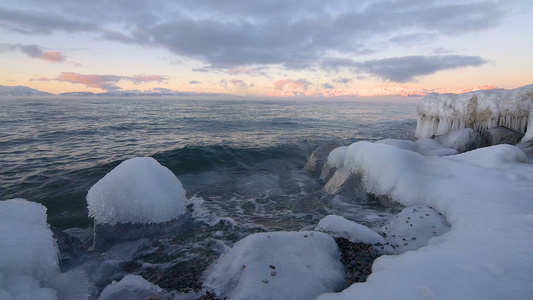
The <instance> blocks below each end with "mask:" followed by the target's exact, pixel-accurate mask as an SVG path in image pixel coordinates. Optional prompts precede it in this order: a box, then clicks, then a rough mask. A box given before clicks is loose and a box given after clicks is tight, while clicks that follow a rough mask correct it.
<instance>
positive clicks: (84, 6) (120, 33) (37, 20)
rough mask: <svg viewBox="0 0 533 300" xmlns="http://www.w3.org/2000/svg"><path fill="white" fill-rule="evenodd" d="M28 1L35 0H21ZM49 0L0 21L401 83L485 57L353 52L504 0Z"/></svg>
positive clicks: (471, 27)
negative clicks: (341, 64)
mask: <svg viewBox="0 0 533 300" xmlns="http://www.w3.org/2000/svg"><path fill="white" fill-rule="evenodd" d="M28 2H29V3H33V5H35V4H36V3H42V2H39V1H36V0H26V1H21V3H28ZM47 2H50V5H51V8H50V9H54V11H58V12H59V13H53V14H50V15H47V14H44V13H43V12H42V11H32V10H30V9H26V10H22V9H21V8H19V9H17V10H15V9H14V8H13V9H11V10H10V11H8V10H6V9H0V20H2V21H0V26H1V27H2V28H4V30H11V31H16V32H25V33H42V34H50V33H52V32H58V31H64V32H77V31H90V32H96V34H97V36H98V38H101V39H107V40H113V41H117V42H121V43H129V44H140V45H144V46H154V47H164V48H166V49H168V50H169V51H170V52H172V53H174V54H176V55H179V56H186V57H189V58H193V59H196V60H199V61H201V62H203V63H204V64H205V65H206V68H207V69H234V68H239V67H246V66H265V65H279V66H282V67H285V68H287V69H307V68H316V67H328V63H330V62H331V61H333V60H337V62H338V61H340V60H341V59H339V57H349V59H348V58H347V59H346V60H345V61H346V63H347V66H348V67H351V68H352V69H353V70H355V71H356V72H359V73H360V72H366V73H370V74H373V75H375V76H379V77H381V78H383V79H386V80H392V81H400V82H404V81H409V80H411V79H412V78H413V77H415V76H421V75H427V74H432V73H434V72H437V71H439V70H443V69H451V68H459V67H464V66H478V65H480V64H482V63H484V62H485V61H484V60H483V59H481V58H479V57H475V56H462V57H460V56H441V57H438V56H437V57H436V56H431V57H424V56H409V57H399V58H389V59H382V60H368V59H367V60H366V61H364V60H363V61H358V62H355V61H354V60H353V58H354V57H364V55H365V54H370V53H379V51H381V50H383V49H382V47H389V48H390V47H393V46H392V45H398V44H402V45H405V46H408V47H413V45H416V43H417V40H420V41H424V42H425V41H431V40H434V39H437V38H438V37H439V36H440V35H456V34H464V33H467V32H473V31H480V30H485V29H488V28H492V27H494V26H497V25H498V24H499V23H500V22H501V21H502V18H503V17H504V16H505V6H504V5H505V4H506V3H504V2H494V1H486V0H477V1H473V2H469V3H465V2H464V1H453V0H452V1H435V0H433V1H431V0H428V1H418V0H404V1H366V0H363V1H349V0H333V1H319V0H306V1H285V0H283V1H282V0H270V1H249V0H233V1H230V0H194V1H192V0H186V1H179V2H175V1H159V2H157V3H153V2H147V1H139V0H135V1H124V0H117V1H103V0H95V1H86V2H83V3H79V5H81V6H80V7H79V8H78V9H73V4H72V2H71V1H61V0H59V1H55V2H53V4H52V1H47ZM21 7H22V6H21ZM27 7H31V6H29V5H27ZM117 28H123V29H121V30H119V29H117ZM415 50H416V49H415ZM324 62H326V63H324ZM386 64H392V65H386ZM329 67H331V66H329ZM330 69H331V68H330Z"/></svg>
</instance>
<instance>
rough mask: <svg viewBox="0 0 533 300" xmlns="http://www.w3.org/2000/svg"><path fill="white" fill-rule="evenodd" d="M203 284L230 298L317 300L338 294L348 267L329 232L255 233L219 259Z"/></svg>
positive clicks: (221, 295)
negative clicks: (334, 292)
mask: <svg viewBox="0 0 533 300" xmlns="http://www.w3.org/2000/svg"><path fill="white" fill-rule="evenodd" d="M204 285H205V287H206V288H207V289H208V290H211V291H214V292H215V293H216V294H217V295H218V296H219V297H221V298H224V297H228V299H232V300H239V299H264V300H266V299H269V300H274V299H294V300H297V299H313V298H315V297H316V296H317V295H319V294H320V293H324V292H328V291H329V292H332V291H336V290H337V291H338V290H340V289H341V288H342V287H343V285H344V268H343V266H342V264H341V263H340V251H339V248H338V246H337V244H336V243H335V240H334V239H333V238H332V237H331V236H329V235H327V234H325V233H322V232H313V231H302V232H268V233H267V232H265V233H256V234H252V235H249V236H247V237H246V238H244V239H242V240H240V241H239V242H237V243H236V244H235V245H234V247H233V248H232V249H231V250H230V251H229V252H227V253H226V254H225V255H223V256H222V257H221V258H219V259H218V260H217V261H216V262H215V264H214V266H213V267H212V268H211V269H210V271H209V272H208V273H207V276H206V279H205V281H204Z"/></svg>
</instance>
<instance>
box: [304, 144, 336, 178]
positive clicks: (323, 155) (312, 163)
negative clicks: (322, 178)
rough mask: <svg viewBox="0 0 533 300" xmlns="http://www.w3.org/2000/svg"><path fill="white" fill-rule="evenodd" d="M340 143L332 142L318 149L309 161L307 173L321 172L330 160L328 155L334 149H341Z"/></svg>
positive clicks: (306, 167) (306, 168) (306, 165)
mask: <svg viewBox="0 0 533 300" xmlns="http://www.w3.org/2000/svg"><path fill="white" fill-rule="evenodd" d="M340 146H341V145H340V143H338V142H331V143H327V144H325V145H322V146H320V147H318V148H317V149H316V150H315V151H313V153H311V155H310V156H309V158H308V159H307V163H306V164H305V167H304V170H307V171H320V170H322V167H323V166H324V164H325V163H326V161H327V160H328V155H329V153H331V151H332V150H333V149H336V148H338V147H340Z"/></svg>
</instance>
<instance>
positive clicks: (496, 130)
mask: <svg viewBox="0 0 533 300" xmlns="http://www.w3.org/2000/svg"><path fill="white" fill-rule="evenodd" d="M532 117H533V116H532ZM523 137H524V134H523V133H521V132H518V131H514V130H511V129H509V128H505V127H503V126H498V127H493V128H489V129H487V130H485V131H483V140H484V142H485V144H486V145H488V146H494V145H500V144H510V145H516V144H518V143H519V142H520V140H522V138H523Z"/></svg>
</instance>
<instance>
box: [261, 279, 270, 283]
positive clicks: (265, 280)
mask: <svg viewBox="0 0 533 300" xmlns="http://www.w3.org/2000/svg"><path fill="white" fill-rule="evenodd" d="M261 282H263V283H268V282H269V281H268V279H263V280H261Z"/></svg>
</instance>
